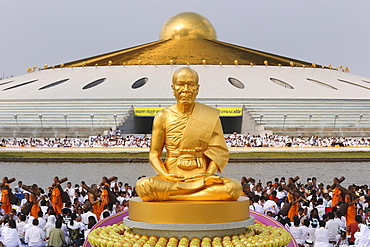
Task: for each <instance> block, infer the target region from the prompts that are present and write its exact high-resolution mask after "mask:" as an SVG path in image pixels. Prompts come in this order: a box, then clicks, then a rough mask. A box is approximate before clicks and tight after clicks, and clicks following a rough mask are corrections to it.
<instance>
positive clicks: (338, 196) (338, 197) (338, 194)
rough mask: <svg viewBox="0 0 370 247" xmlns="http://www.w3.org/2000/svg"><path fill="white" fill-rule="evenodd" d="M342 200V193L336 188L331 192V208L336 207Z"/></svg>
mask: <svg viewBox="0 0 370 247" xmlns="http://www.w3.org/2000/svg"><path fill="white" fill-rule="evenodd" d="M342 200H343V197H342V192H341V191H340V190H339V189H338V188H335V189H334V190H333V199H332V207H336V206H338V203H339V202H340V201H342Z"/></svg>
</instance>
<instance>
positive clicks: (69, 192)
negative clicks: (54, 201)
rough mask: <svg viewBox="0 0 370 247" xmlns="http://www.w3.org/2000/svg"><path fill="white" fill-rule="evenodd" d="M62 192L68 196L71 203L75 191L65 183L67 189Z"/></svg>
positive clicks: (70, 184)
mask: <svg viewBox="0 0 370 247" xmlns="http://www.w3.org/2000/svg"><path fill="white" fill-rule="evenodd" d="M64 191H65V192H66V193H67V194H68V196H69V199H70V201H71V202H73V198H74V197H75V189H74V188H72V183H71V182H68V183H67V188H66V189H65V190H64Z"/></svg>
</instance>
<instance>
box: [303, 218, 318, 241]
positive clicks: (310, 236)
mask: <svg viewBox="0 0 370 247" xmlns="http://www.w3.org/2000/svg"><path fill="white" fill-rule="evenodd" d="M317 224H318V221H317V220H315V219H314V220H313V221H311V227H310V228H308V239H307V240H306V243H308V244H313V243H315V241H316V236H315V234H316V228H317Z"/></svg>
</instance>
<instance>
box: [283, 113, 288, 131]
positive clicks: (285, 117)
mask: <svg viewBox="0 0 370 247" xmlns="http://www.w3.org/2000/svg"><path fill="white" fill-rule="evenodd" d="M287 117H288V115H287V114H284V122H283V128H285V120H286V119H287Z"/></svg>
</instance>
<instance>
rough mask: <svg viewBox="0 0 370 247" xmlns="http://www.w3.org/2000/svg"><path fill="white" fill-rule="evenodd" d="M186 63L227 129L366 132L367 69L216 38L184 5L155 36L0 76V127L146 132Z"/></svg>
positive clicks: (32, 133) (369, 104) (21, 131)
mask: <svg viewBox="0 0 370 247" xmlns="http://www.w3.org/2000/svg"><path fill="white" fill-rule="evenodd" d="M183 66H190V67H191V68H193V69H194V70H196V71H197V72H198V74H199V77H200V78H199V79H200V84H201V86H200V91H199V95H198V97H197V100H198V101H200V102H202V103H205V104H207V105H211V106H214V107H217V108H219V109H220V111H221V121H222V123H223V128H224V132H225V133H232V132H234V131H236V132H239V133H251V134H260V135H262V134H265V133H274V134H281V135H291V136H312V135H319V136H347V137H361V136H364V137H366V136H370V99H369V96H370V78H365V77H362V76H357V75H353V74H350V73H349V71H348V69H347V68H333V67H332V66H331V65H327V66H322V65H318V64H315V63H312V62H305V61H300V60H297V59H293V58H288V57H283V56H279V55H274V54H271V53H266V52H263V51H258V50H254V49H249V48H246V47H242V46H238V45H234V44H231V43H226V42H223V41H219V40H218V39H217V34H216V30H215V28H214V27H213V25H212V24H211V23H210V21H208V20H207V19H206V18H205V17H204V16H202V15H200V14H197V13H192V12H183V13H179V14H177V15H174V16H173V17H171V18H170V19H168V21H167V22H166V23H165V24H164V25H163V27H162V29H161V30H160V35H159V40H158V41H155V42H151V43H147V44H143V45H138V46H135V47H130V48H126V49H123V50H119V51H115V52H110V53H106V54H102V55H98V56H94V57H88V58H83V59H80V60H77V61H72V62H65V63H61V64H58V65H54V66H48V65H45V66H44V68H42V69H37V68H29V69H28V73H26V74H24V75H20V76H16V77H12V78H7V79H3V80H0V109H1V111H0V131H1V135H0V137H8V138H9V137H61V136H65V135H67V136H76V135H79V136H81V137H87V136H89V135H97V134H102V133H104V132H105V131H107V130H109V129H111V128H112V129H116V128H118V129H120V130H121V133H123V134H124V133H127V134H128V133H130V134H138V133H141V134H143V133H150V131H151V123H152V121H153V117H154V115H155V113H156V112H157V111H159V110H160V109H162V108H163V107H167V106H169V105H172V104H174V103H175V99H174V96H173V93H172V90H171V77H172V74H173V72H174V71H175V70H177V69H178V68H179V67H183Z"/></svg>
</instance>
